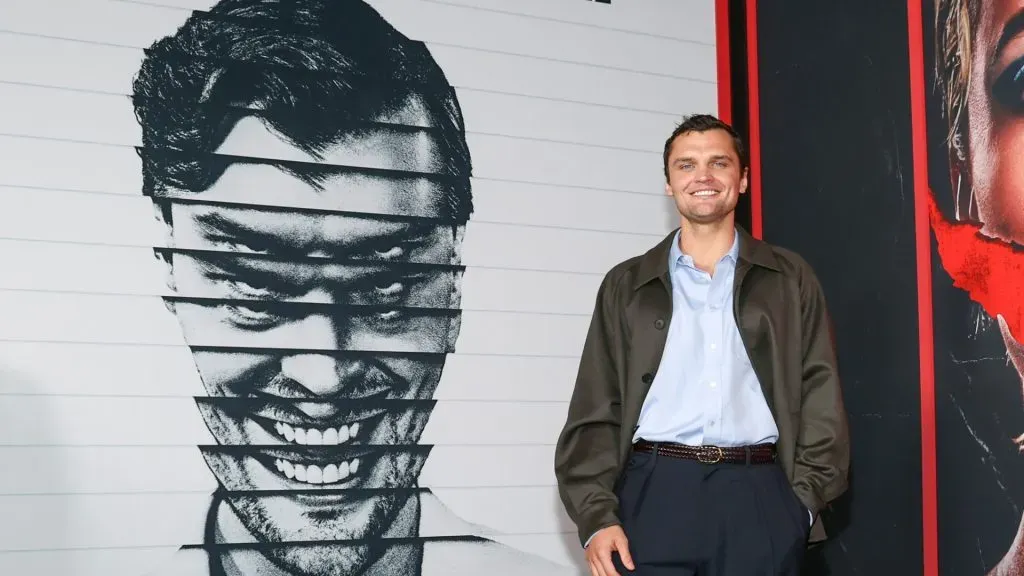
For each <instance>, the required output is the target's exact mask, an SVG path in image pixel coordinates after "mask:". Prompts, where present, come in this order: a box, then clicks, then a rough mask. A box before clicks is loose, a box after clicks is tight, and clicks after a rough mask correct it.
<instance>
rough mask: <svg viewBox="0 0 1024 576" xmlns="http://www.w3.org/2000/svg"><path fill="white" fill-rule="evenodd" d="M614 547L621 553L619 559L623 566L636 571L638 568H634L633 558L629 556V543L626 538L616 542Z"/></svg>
mask: <svg viewBox="0 0 1024 576" xmlns="http://www.w3.org/2000/svg"><path fill="white" fill-rule="evenodd" d="M614 546H615V549H616V550H618V551H619V559H620V560H622V565H623V566H625V567H626V569H627V570H630V571H632V570H636V566H633V557H632V556H630V555H629V542H628V541H627V540H626V539H625V538H621V539H619V540H616V541H615V544H614Z"/></svg>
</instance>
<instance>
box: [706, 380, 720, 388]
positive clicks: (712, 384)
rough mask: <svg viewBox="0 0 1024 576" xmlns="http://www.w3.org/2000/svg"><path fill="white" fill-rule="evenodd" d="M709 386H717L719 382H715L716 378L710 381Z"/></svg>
mask: <svg viewBox="0 0 1024 576" xmlns="http://www.w3.org/2000/svg"><path fill="white" fill-rule="evenodd" d="M708 386H711V387H712V388H714V387H715V386H718V382H715V381H714V380H712V381H711V382H708Z"/></svg>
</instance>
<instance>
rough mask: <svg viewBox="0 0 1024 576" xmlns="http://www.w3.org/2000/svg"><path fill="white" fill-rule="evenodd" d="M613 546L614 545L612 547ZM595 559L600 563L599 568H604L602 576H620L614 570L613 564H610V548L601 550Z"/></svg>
mask: <svg viewBox="0 0 1024 576" xmlns="http://www.w3.org/2000/svg"><path fill="white" fill-rule="evenodd" d="M612 546H614V544H613V545H612ZM597 558H598V560H599V561H600V563H601V568H604V576H621V575H620V574H619V573H618V572H617V571H616V570H615V564H613V563H612V548H611V547H609V548H603V549H601V550H600V551H599V552H598V554H597Z"/></svg>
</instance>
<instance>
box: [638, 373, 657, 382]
mask: <svg viewBox="0 0 1024 576" xmlns="http://www.w3.org/2000/svg"><path fill="white" fill-rule="evenodd" d="M640 379H641V380H643V382H644V384H650V383H651V382H654V374H651V373H650V372H648V373H646V374H644V375H643V376H641V377H640Z"/></svg>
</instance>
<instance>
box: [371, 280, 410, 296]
mask: <svg viewBox="0 0 1024 576" xmlns="http://www.w3.org/2000/svg"><path fill="white" fill-rule="evenodd" d="M404 288H405V285H404V284H402V283H401V282H390V283H382V284H378V285H376V286H374V287H373V289H374V290H375V291H376V292H377V294H379V295H381V296H396V295H398V294H401V293H402V290H403V289H404Z"/></svg>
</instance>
